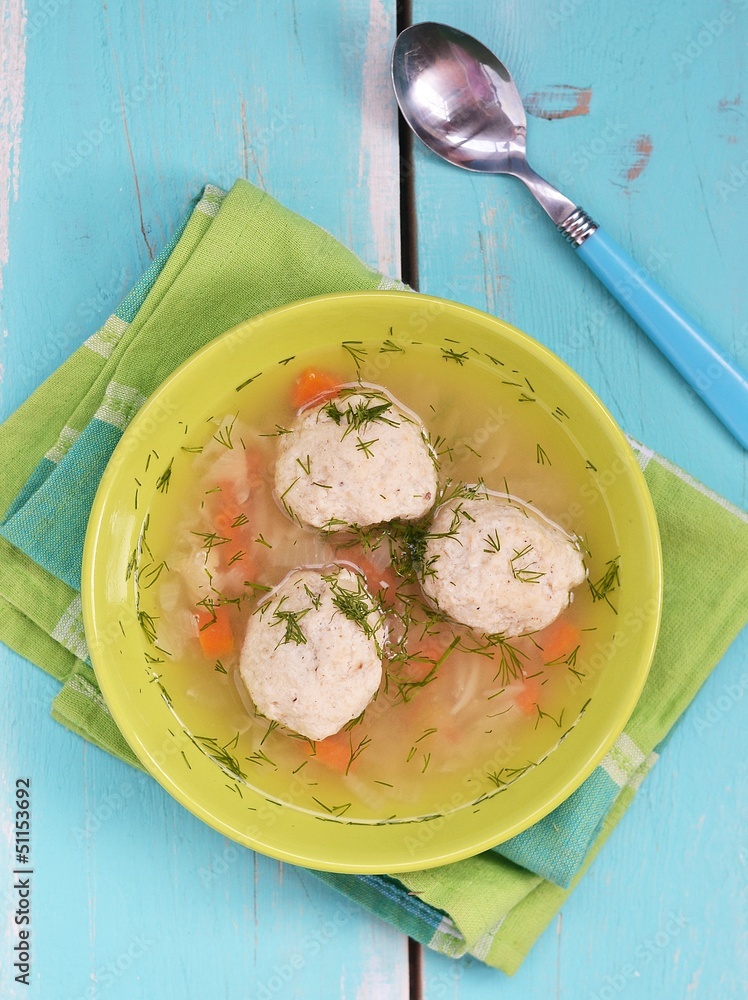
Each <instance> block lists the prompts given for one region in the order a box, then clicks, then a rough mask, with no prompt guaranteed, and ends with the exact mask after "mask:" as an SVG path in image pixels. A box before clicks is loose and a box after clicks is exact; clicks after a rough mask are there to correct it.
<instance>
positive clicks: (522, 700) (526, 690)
mask: <svg viewBox="0 0 748 1000" xmlns="http://www.w3.org/2000/svg"><path fill="white" fill-rule="evenodd" d="M508 693H509V694H510V695H512V697H513V700H514V704H515V705H516V706H517V708H518V709H519V710H520V712H524V714H525V715H534V714H535V712H536V710H537V705H538V699H539V698H540V681H539V680H538V678H537V677H527V678H525V680H524V681H522V686H521V687H520V688H518V689H517V692H516V694H515V693H514V692H513V691H510V692H508Z"/></svg>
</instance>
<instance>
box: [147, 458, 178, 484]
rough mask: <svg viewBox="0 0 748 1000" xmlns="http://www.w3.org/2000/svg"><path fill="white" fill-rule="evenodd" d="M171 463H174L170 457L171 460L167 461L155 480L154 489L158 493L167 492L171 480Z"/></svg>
mask: <svg viewBox="0 0 748 1000" xmlns="http://www.w3.org/2000/svg"><path fill="white" fill-rule="evenodd" d="M149 457H150V456H149ZM173 464H174V459H173V458H172V460H171V461H170V462H169V464H168V465H167V466H166V468H165V469H164V471H163V472H162V473H161V475H160V476H159V477H158V479H157V480H156V489H157V490H158V491H159V493H168V492H169V483H170V481H171V467H172V465H173Z"/></svg>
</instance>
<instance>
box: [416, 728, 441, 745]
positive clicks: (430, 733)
mask: <svg viewBox="0 0 748 1000" xmlns="http://www.w3.org/2000/svg"><path fill="white" fill-rule="evenodd" d="M436 732H438V729H435V728H433V727H432V728H431V729H424V731H423V732H422V733H421V735H420V736H419V737H418V739H417V740H416V743H420V742H421V740H425V739H426V737H427V736H433V735H434V733H436Z"/></svg>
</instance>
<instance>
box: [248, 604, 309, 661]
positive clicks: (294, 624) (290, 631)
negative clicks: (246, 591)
mask: <svg viewBox="0 0 748 1000" xmlns="http://www.w3.org/2000/svg"><path fill="white" fill-rule="evenodd" d="M287 599H288V598H287V597H286V596H285V595H284V596H283V597H281V598H280V600H279V601H278V603H277V604H276V606H275V610H274V611H273V620H272V621H271V622H270V625H271V627H273V626H275V625H284V626H285V632H284V633H283V638H282V639H280V640H279V642H278V646H281V645H285V644H286V643H287V642H294V643H296V645H297V646H303V645H306V636H305V635H304V633H303V632H302V630H301V625H300V624H299V622H300V621H301V619H302V618H303V617H304V615H306V614H308V612H309V611H310V610H311V609H310V608H300V609H298V610H296V611H285V610H284V609H283V604H284V603H285V601H286V600H287ZM260 613H261V614H262V611H261V612H260ZM278 646H276V647H275V648H276V649H277V648H278Z"/></svg>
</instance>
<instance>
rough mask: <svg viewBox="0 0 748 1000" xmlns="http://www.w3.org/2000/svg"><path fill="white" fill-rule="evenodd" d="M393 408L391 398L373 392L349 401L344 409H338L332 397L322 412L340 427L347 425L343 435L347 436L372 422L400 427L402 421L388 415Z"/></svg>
mask: <svg viewBox="0 0 748 1000" xmlns="http://www.w3.org/2000/svg"><path fill="white" fill-rule="evenodd" d="M376 400H380V402H376ZM391 409H392V402H391V400H389V399H385V398H384V397H382V396H380V395H378V394H375V393H371V394H368V395H366V396H365V397H364V398H363V399H361V400H359V401H358V402H357V403H353V404H351V403H350V402H349V403H348V405H347V406H346V407H345V408H344V409H342V410H341V409H338V406H337V404H336V402H335V400H334V399H331V400H330V401H329V402H328V403H325V405H324V406H323V407H322V412H323V413H325V414H326V415H327V416H328V417H329V418H330V420H332V421H333V422H334V423H336V424H337V425H338V426H339V427H340V426H342V425H345V430H344V432H343V437H346V436H347V435H348V434H350V433H351V432H352V431H360V430H362V429H363V428H364V427H368V425H369V424H372V423H382V424H389V425H390V427H399V426H400V421H399V420H393V419H392V417H391V416H388V413H389V411H390V410H391Z"/></svg>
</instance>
